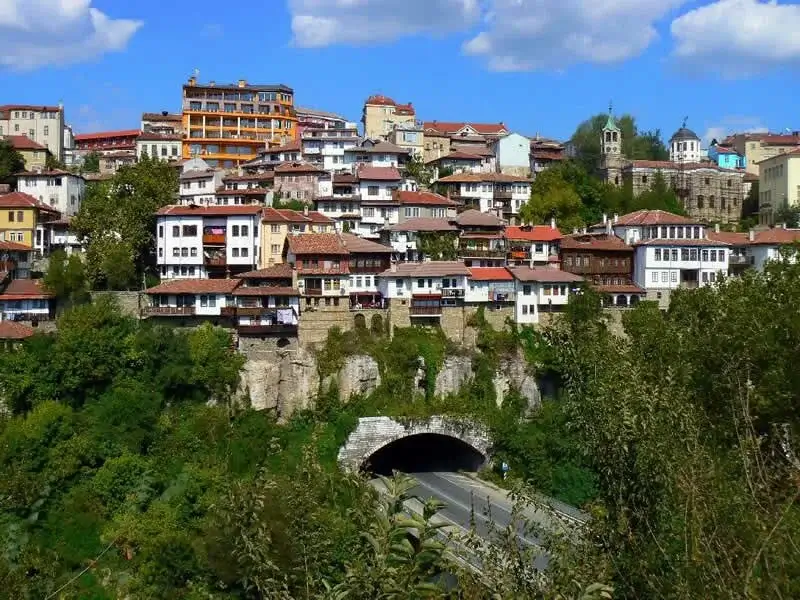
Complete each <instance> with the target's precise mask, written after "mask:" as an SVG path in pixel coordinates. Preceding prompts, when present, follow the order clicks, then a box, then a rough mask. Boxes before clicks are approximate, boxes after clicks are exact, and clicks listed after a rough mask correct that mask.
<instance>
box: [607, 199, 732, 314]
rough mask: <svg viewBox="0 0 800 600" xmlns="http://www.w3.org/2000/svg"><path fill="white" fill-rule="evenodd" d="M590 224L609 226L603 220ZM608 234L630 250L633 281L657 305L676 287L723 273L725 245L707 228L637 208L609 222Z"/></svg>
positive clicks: (710, 280) (708, 280) (697, 283)
mask: <svg viewBox="0 0 800 600" xmlns="http://www.w3.org/2000/svg"><path fill="white" fill-rule="evenodd" d="M603 219H604V222H603V223H598V224H597V225H593V226H592V228H591V229H592V230H593V231H599V230H601V229H603V230H605V229H607V228H608V226H609V223H608V218H607V217H605V216H604V217H603ZM611 228H612V229H613V232H614V233H615V234H616V235H617V236H618V237H619V238H621V239H622V240H623V241H624V242H625V243H627V244H629V245H631V246H634V248H635V252H634V274H633V281H634V283H635V284H636V285H638V286H639V287H641V288H643V289H644V290H645V291H646V292H647V296H646V297H647V299H648V300H657V301H658V302H659V303H660V304H661V305H662V306H666V305H667V304H668V302H669V294H670V292H671V291H672V290H675V289H678V288H696V287H699V286H703V285H708V284H710V283H714V282H715V281H717V280H718V279H719V278H720V277H721V276H722V275H724V274H726V273H727V272H728V254H729V249H730V244H728V243H726V242H723V241H720V240H712V239H709V238H708V234H707V229H706V225H705V224H703V223H700V222H699V221H695V220H693V219H690V218H688V217H683V216H680V215H675V214H672V213H669V212H666V211H663V210H637V211H635V212H632V213H628V214H627V215H623V216H621V217H617V216H616V215H615V216H614V218H613V220H612V221H611Z"/></svg>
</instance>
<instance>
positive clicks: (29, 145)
mask: <svg viewBox="0 0 800 600" xmlns="http://www.w3.org/2000/svg"><path fill="white" fill-rule="evenodd" d="M0 139H2V140H5V141H7V142H8V143H10V144H11V146H12V147H13V148H14V150H47V146H42V145H41V144H38V143H36V142H34V141H33V140H32V139H30V138H29V137H27V136H24V135H7V136H5V137H2V136H0Z"/></svg>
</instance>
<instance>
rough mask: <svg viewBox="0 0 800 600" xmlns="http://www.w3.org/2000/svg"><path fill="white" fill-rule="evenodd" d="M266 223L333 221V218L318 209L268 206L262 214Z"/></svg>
mask: <svg viewBox="0 0 800 600" xmlns="http://www.w3.org/2000/svg"><path fill="white" fill-rule="evenodd" d="M261 221H262V222H264V223H333V219H331V218H330V217H327V216H325V215H323V214H322V213H321V212H317V211H316V210H310V211H308V213H305V212H300V211H299V210H292V209H290V208H272V207H271V206H268V207H266V208H265V209H264V210H263V212H262V214H261Z"/></svg>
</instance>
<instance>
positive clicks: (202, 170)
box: [179, 159, 222, 206]
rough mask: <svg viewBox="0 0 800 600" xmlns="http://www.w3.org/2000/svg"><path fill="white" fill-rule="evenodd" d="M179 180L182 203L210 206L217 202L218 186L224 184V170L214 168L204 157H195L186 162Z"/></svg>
mask: <svg viewBox="0 0 800 600" xmlns="http://www.w3.org/2000/svg"><path fill="white" fill-rule="evenodd" d="M179 181H180V189H179V195H180V203H181V204H184V205H190V204H197V205H199V206H209V205H211V204H215V203H216V191H217V188H218V187H220V186H222V171H217V170H215V169H212V168H211V167H209V166H208V163H206V162H205V161H204V160H202V159H193V160H191V161H189V162H187V163H186V164H184V166H183V172H182V173H181V174H180V176H179Z"/></svg>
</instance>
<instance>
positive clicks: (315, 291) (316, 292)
mask: <svg viewBox="0 0 800 600" xmlns="http://www.w3.org/2000/svg"><path fill="white" fill-rule="evenodd" d="M305 295H306V296H322V288H306V292H305Z"/></svg>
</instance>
